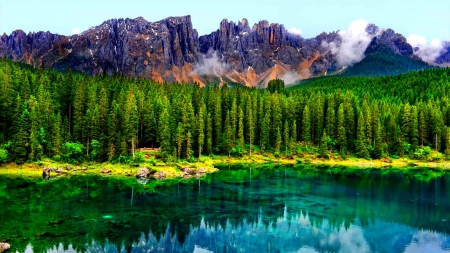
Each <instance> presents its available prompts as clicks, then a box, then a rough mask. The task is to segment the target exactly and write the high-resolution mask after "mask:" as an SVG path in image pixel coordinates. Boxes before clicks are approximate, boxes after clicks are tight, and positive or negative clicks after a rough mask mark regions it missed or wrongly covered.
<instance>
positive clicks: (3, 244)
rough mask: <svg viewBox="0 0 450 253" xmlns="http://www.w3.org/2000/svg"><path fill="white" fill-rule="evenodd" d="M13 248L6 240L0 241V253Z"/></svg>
mask: <svg viewBox="0 0 450 253" xmlns="http://www.w3.org/2000/svg"><path fill="white" fill-rule="evenodd" d="M10 248H11V245H9V244H7V243H6V242H0V253H1V252H5V251H7V250H9V249H10Z"/></svg>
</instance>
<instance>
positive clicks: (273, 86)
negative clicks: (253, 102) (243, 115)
mask: <svg viewBox="0 0 450 253" xmlns="http://www.w3.org/2000/svg"><path fill="white" fill-rule="evenodd" d="M267 90H269V91H270V92H271V93H274V92H275V91H277V92H278V93H280V92H281V91H282V90H284V81H283V80H281V79H278V78H277V79H273V80H270V81H269V83H268V84H267Z"/></svg>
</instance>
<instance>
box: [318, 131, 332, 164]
mask: <svg viewBox="0 0 450 253" xmlns="http://www.w3.org/2000/svg"><path fill="white" fill-rule="evenodd" d="M319 154H320V157H322V158H329V157H330V155H329V153H328V138H327V133H326V131H324V132H323V134H322V138H321V139H320V146H319Z"/></svg>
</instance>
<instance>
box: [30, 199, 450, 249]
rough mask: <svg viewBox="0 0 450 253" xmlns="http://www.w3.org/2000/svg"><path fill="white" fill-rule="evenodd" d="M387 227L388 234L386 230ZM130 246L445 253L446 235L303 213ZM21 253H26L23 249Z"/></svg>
mask: <svg viewBox="0 0 450 253" xmlns="http://www.w3.org/2000/svg"><path fill="white" fill-rule="evenodd" d="M387 228H389V229H387ZM136 239H137V240H136V241H135V242H134V243H133V245H132V247H131V250H130V251H131V252H136V253H137V252H194V253H205V252H217V253H219V252H298V253H309V252H372V251H373V252H446V251H447V252H448V251H450V236H445V235H440V234H438V233H434V232H431V231H425V230H417V229H414V228H411V227H408V226H405V225H400V224H395V223H386V222H382V221H379V220H376V221H374V222H371V223H370V224H369V225H368V226H366V227H364V228H363V227H361V224H360V223H359V221H358V219H356V220H355V222H354V223H351V224H350V225H349V226H348V227H346V226H345V225H344V224H342V225H341V226H340V227H334V226H332V225H330V223H329V222H328V220H327V219H323V221H322V222H321V224H314V223H311V220H310V219H309V217H308V214H304V213H300V214H296V215H292V216H289V214H288V212H287V208H286V209H285V215H284V216H283V217H280V218H278V219H277V221H276V222H273V223H272V222H270V223H269V224H268V225H266V224H264V222H263V219H262V214H261V213H260V214H259V215H258V218H257V220H256V221H255V222H250V221H247V220H243V221H242V222H241V224H239V225H238V226H234V225H232V224H231V223H230V222H227V223H226V225H225V226H224V227H222V226H221V225H210V224H207V223H206V222H205V221H204V220H202V221H201V223H200V225H199V226H195V227H194V226H193V227H191V229H190V232H189V234H188V235H187V236H186V237H185V241H184V242H183V243H180V241H179V239H178V237H177V235H176V234H175V235H174V234H172V232H171V231H170V229H169V228H168V229H167V230H166V232H165V233H164V234H163V235H160V236H156V235H154V234H153V233H151V232H150V233H148V234H142V235H141V236H140V238H136ZM25 252H26V253H31V252H33V251H32V246H31V245H28V247H27V249H26V251H25ZM47 252H48V253H71V252H77V251H76V250H74V249H73V247H72V246H71V245H69V246H67V247H64V246H63V245H62V244H60V245H58V246H54V247H53V248H52V249H49V250H48V251H47ZM86 252H108V253H116V252H117V253H118V252H121V253H122V252H128V251H127V250H126V249H125V247H124V246H123V245H122V246H120V245H114V244H111V243H109V242H108V240H106V242H103V243H102V242H95V241H93V242H91V243H89V244H87V245H86Z"/></svg>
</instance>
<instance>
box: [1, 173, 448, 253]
mask: <svg viewBox="0 0 450 253" xmlns="http://www.w3.org/2000/svg"><path fill="white" fill-rule="evenodd" d="M330 172H331V173H330ZM142 183H145V182H138V181H137V180H136V179H134V178H130V179H115V178H104V177H101V176H90V177H87V176H86V177H72V178H55V179H52V180H49V181H45V180H29V179H14V180H12V179H10V178H8V177H0V208H1V210H0V241H5V240H6V241H8V243H9V244H11V247H12V251H13V252H15V251H18V252H196V253H200V252H301V253H307V252H450V199H449V194H450V175H448V174H445V173H441V172H433V171H414V172H409V173H404V172H400V171H399V172H395V171H394V172H389V173H388V172H387V171H375V170H374V171H364V172H362V171H359V172H345V173H344V172H341V173H333V170H322V172H318V171H317V170H315V169H305V168H303V169H301V168H286V167H278V168H270V169H258V170H256V169H250V168H245V167H231V168H228V167H224V168H221V171H220V172H218V173H215V174H212V175H208V176H207V177H205V178H203V179H202V180H196V179H192V180H190V181H188V182H186V181H181V180H178V181H177V180H166V181H163V182H160V181H149V182H147V183H146V184H145V185H144V184H142Z"/></svg>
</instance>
